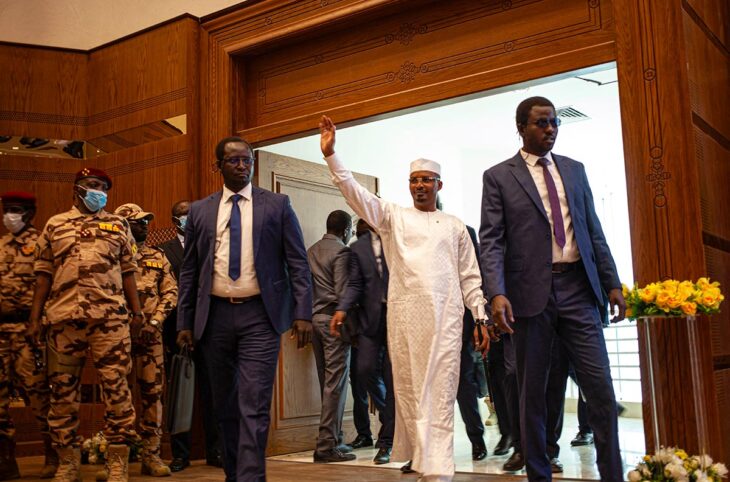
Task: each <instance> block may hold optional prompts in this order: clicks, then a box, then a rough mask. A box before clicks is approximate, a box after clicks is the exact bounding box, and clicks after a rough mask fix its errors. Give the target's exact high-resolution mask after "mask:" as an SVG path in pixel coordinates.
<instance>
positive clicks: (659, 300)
mask: <svg viewBox="0 0 730 482" xmlns="http://www.w3.org/2000/svg"><path fill="white" fill-rule="evenodd" d="M655 304H656V305H657V308H659V309H660V310H664V311H669V293H668V292H667V291H666V290H663V289H662V290H660V291H659V292H657V294H656V301H655Z"/></svg>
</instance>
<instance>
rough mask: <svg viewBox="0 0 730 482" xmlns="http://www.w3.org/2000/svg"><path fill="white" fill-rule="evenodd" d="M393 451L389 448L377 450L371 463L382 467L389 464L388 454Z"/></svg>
mask: <svg viewBox="0 0 730 482" xmlns="http://www.w3.org/2000/svg"><path fill="white" fill-rule="evenodd" d="M392 451H393V449H392V448H390V447H380V448H379V449H378V453H377V454H375V457H374V458H373V462H375V465H382V464H387V463H390V453H391V452H392Z"/></svg>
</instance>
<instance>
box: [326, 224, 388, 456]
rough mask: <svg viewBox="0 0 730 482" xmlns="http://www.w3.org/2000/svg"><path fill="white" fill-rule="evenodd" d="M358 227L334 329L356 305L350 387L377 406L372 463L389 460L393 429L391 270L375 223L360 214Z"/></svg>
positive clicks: (335, 316) (334, 319)
mask: <svg viewBox="0 0 730 482" xmlns="http://www.w3.org/2000/svg"><path fill="white" fill-rule="evenodd" d="M357 232H358V236H357V241H355V242H354V243H352V246H351V249H352V256H350V269H349V280H348V282H347V287H346V289H345V292H344V294H343V295H342V297H341V298H340V300H339V303H338V306H337V311H336V312H335V315H334V316H333V317H332V324H333V327H334V328H336V327H337V326H338V325H341V324H342V323H344V321H345V318H346V316H347V313H348V312H351V311H352V309H353V308H355V311H356V313H357V320H358V324H359V326H358V337H357V358H356V364H355V367H354V368H352V369H353V370H357V373H356V374H355V377H353V380H354V381H353V388H352V390H353V393H354V394H355V396H357V393H359V392H366V393H370V396H371V397H372V400H373V403H374V404H375V407H376V408H377V409H378V415H379V419H380V432H378V442H377V447H378V453H377V454H375V457H374V458H373V462H375V464H377V465H381V464H387V463H388V462H390V454H391V452H392V450H393V432H394V431H395V395H394V393H393V373H392V367H391V364H390V356H389V354H388V343H387V326H386V319H387V312H388V309H387V303H386V300H387V296H388V275H389V273H388V264H387V263H386V262H385V256H383V246H382V243H381V241H380V237H379V236H378V235H377V234H376V233H375V232H374V231H373V228H372V227H370V225H368V224H367V223H366V222H365V221H364V220H363V219H360V220H359V221H358V223H357ZM358 385H359V386H358ZM362 388H364V390H362ZM365 397H367V394H366V395H365ZM353 411H354V410H353ZM365 415H366V416H367V413H366V414H365ZM368 424H369V419H368ZM368 428H369V425H368ZM356 441H357V439H356Z"/></svg>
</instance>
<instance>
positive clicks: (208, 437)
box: [158, 200, 223, 472]
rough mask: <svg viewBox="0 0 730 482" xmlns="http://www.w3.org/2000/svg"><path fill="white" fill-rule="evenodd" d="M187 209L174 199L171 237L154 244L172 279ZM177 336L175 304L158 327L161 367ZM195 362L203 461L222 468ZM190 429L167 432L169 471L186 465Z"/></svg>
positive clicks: (199, 359)
mask: <svg viewBox="0 0 730 482" xmlns="http://www.w3.org/2000/svg"><path fill="white" fill-rule="evenodd" d="M188 211H190V201H188V200H183V201H178V202H176V203H175V204H174V205H173V206H172V223H173V224H174V225H175V237H174V238H172V239H170V240H168V241H165V242H164V243H161V244H160V245H159V246H158V247H159V248H160V249H162V251H164V252H165V257H166V258H167V260H168V261H169V262H170V265H171V266H172V273H173V274H174V275H175V279H176V280H177V279H180V266H182V262H183V244H184V243H185V223H186V222H187V218H188ZM176 338H177V307H175V308H174V309H173V310H172V311H171V312H170V314H169V315H168V317H167V319H166V320H165V323H163V326H162V340H163V343H164V346H165V366H168V367H169V366H170V360H171V359H172V355H174V354H175V353H178V350H179V348H178V346H177V343H176ZM194 358H195V365H196V367H197V369H198V371H199V373H201V376H199V377H198V379H197V380H196V385H195V386H196V388H197V390H198V393H199V395H200V403H201V405H202V407H201V410H200V412H201V413H202V415H203V431H204V432H205V462H206V464H208V465H212V466H214V467H223V458H222V456H221V449H220V440H219V438H218V427H217V425H218V422H216V420H215V412H214V411H213V400H212V394H211V391H210V381H209V380H208V376H207V375H206V374H205V372H206V370H205V361H204V360H203V356H202V354H201V353H200V351H197V352H195V353H194ZM190 436H191V433H190V432H182V433H177V434H174V435H172V434H171V435H170V449H171V451H172V461H171V462H170V470H171V471H172V472H179V471H181V470H184V469H185V468H186V467H189V466H190V444H191V439H190Z"/></svg>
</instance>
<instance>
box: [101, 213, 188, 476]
mask: <svg viewBox="0 0 730 482" xmlns="http://www.w3.org/2000/svg"><path fill="white" fill-rule="evenodd" d="M114 214H116V215H117V216H121V217H123V218H125V219H126V220H127V222H128V223H129V227H130V228H131V230H132V236H134V240H135V241H136V243H137V254H136V255H135V259H136V261H137V266H138V271H137V291H138V293H139V299H140V302H141V303H142V311H143V312H144V318H145V323H144V325H143V326H142V329H141V330H140V332H139V335H138V336H136V337H134V338H132V358H133V360H134V366H135V372H136V379H137V383H138V384H139V391H140V395H141V398H142V416H141V417H139V434H140V436H141V437H142V457H141V459H142V474H143V475H152V476H155V477H161V476H166V475H170V468H169V467H168V466H167V465H165V464H164V463H163V462H162V460H160V437H162V389H163V380H164V379H165V378H164V368H163V367H164V358H163V355H164V353H163V345H162V324H163V322H164V321H165V318H167V315H168V314H169V313H170V311H172V309H173V308H175V305H176V304H177V281H175V277H174V275H173V274H172V268H171V265H170V262H169V261H168V260H167V258H166V257H165V254H164V252H163V251H162V250H161V249H159V248H153V247H151V246H147V245H146V244H145V240H146V239H147V233H148V226H147V225H148V224H149V222H150V221H152V220H153V219H154V214H152V213H148V212H144V211H142V208H141V207H139V206H138V205H136V204H132V203H129V204H123V205H121V206H119V207H118V208H117V209H116V211H114ZM98 479H99V477H97V480H98Z"/></svg>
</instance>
